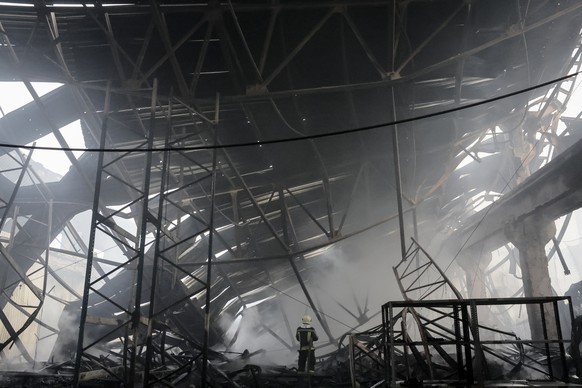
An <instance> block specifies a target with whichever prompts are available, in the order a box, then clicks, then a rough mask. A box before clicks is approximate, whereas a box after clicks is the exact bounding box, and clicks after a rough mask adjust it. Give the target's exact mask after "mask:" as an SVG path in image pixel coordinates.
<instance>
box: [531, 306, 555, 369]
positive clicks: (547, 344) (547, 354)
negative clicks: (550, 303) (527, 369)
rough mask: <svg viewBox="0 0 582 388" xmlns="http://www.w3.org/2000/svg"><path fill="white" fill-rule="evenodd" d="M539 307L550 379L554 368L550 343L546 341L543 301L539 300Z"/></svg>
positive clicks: (546, 330) (546, 327) (546, 332)
mask: <svg viewBox="0 0 582 388" xmlns="http://www.w3.org/2000/svg"><path fill="white" fill-rule="evenodd" d="M539 307H540V317H541V318H542V333H543V340H544V348H545V349H546V358H547V361H548V374H549V375H550V380H553V379H554V369H553V368H552V354H551V353H550V344H549V342H548V326H547V322H546V310H544V303H543V302H540V304H539ZM534 341H535V339H534ZM534 343H535V342H534Z"/></svg>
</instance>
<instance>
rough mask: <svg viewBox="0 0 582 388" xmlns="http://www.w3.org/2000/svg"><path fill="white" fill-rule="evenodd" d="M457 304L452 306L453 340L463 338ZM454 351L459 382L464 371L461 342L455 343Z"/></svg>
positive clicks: (463, 375)
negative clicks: (455, 352)
mask: <svg viewBox="0 0 582 388" xmlns="http://www.w3.org/2000/svg"><path fill="white" fill-rule="evenodd" d="M459 307H460V306H459V304H458V303H454V304H453V319H454V322H455V338H457V339H459V338H463V336H462V335H461V324H460V322H461V321H460V317H459ZM455 346H456V348H457V349H456V351H457V379H458V380H459V381H461V380H463V379H464V378H465V370H464V369H463V344H462V342H461V341H458V340H457V341H455Z"/></svg>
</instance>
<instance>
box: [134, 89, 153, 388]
mask: <svg viewBox="0 0 582 388" xmlns="http://www.w3.org/2000/svg"><path fill="white" fill-rule="evenodd" d="M157 94H158V80H157V79H154V84H153V88H152V102H151V108H150V128H149V133H148V142H147V150H146V165H145V176H144V182H143V199H142V201H143V203H142V208H141V212H142V213H141V225H140V232H139V241H138V244H139V246H138V252H139V253H138V257H137V260H138V261H137V274H136V275H137V276H136V285H135V302H134V306H133V307H134V310H133V312H132V317H131V318H132V327H131V329H132V340H131V352H130V356H129V357H130V358H129V360H130V363H129V386H130V387H133V386H134V385H135V377H136V373H135V362H136V359H137V340H138V337H139V326H140V322H141V293H142V288H143V272H144V264H145V245H146V234H147V224H148V214H149V193H150V181H151V172H152V171H151V167H152V152H151V149H152V148H153V144H154V135H155V129H156V107H157Z"/></svg>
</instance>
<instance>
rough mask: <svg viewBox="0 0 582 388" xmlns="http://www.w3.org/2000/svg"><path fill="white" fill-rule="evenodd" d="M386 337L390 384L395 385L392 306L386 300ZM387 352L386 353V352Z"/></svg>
mask: <svg viewBox="0 0 582 388" xmlns="http://www.w3.org/2000/svg"><path fill="white" fill-rule="evenodd" d="M388 319H389V320H388V338H389V339H390V349H389V354H390V357H389V359H390V385H391V386H392V387H396V358H395V353H396V352H395V349H394V307H393V306H392V302H388ZM387 354H388V353H387Z"/></svg>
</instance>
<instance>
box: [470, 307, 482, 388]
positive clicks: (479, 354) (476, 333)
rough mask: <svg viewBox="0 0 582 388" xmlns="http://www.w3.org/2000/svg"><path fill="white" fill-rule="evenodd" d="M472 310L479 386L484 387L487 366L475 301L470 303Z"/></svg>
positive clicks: (472, 330) (472, 327)
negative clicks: (485, 367)
mask: <svg viewBox="0 0 582 388" xmlns="http://www.w3.org/2000/svg"><path fill="white" fill-rule="evenodd" d="M469 303H470V309H471V332H472V333H473V347H474V348H475V361H476V363H477V365H478V366H479V369H478V373H477V386H478V387H482V386H483V384H484V380H485V376H484V374H485V371H484V370H483V366H484V365H485V360H484V355H483V351H482V349H481V338H480V336H479V317H478V316H477V304H476V303H475V301H474V300H471V301H470V302H469Z"/></svg>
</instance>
